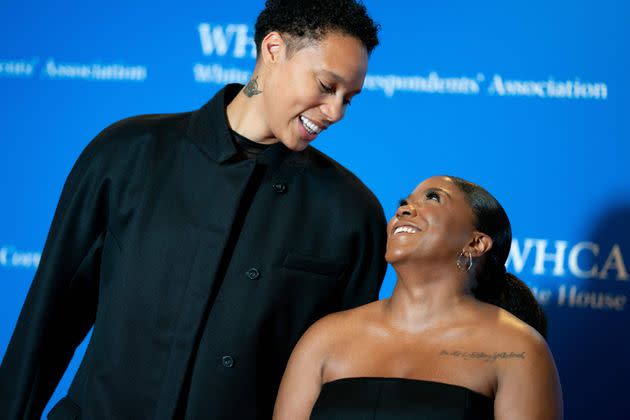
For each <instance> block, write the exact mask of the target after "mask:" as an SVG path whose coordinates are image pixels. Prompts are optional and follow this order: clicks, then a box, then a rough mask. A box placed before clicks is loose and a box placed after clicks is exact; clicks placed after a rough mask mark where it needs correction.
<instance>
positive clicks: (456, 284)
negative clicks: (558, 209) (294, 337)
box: [274, 177, 562, 420]
mask: <svg viewBox="0 0 630 420" xmlns="http://www.w3.org/2000/svg"><path fill="white" fill-rule="evenodd" d="M348 217H352V214H348ZM387 233H388V241H387V252H386V255H385V258H386V259H387V261H388V262H389V263H390V264H391V265H392V266H393V268H394V269H395V271H396V273H397V276H398V278H397V282H396V285H395V287H394V291H393V293H392V296H391V297H390V298H389V299H384V300H380V301H377V302H373V303H370V304H367V305H364V306H361V307H358V308H356V309H352V310H348V311H344V312H339V313H336V314H332V315H329V316H327V317H325V318H323V319H321V320H319V321H318V322H316V323H315V324H314V325H313V326H312V327H311V328H309V329H308V331H307V332H306V333H305V334H304V336H303V337H302V338H301V339H300V341H299V342H298V344H297V346H296V347H295V349H294V351H293V354H292V355H291V358H290V360H289V363H288V365H287V368H286V371H285V373H284V377H283V379H282V384H281V385H280V390H279V393H278V398H277V400H276V406H275V410H274V419H276V420H284V419H287V420H296V419H308V418H311V419H345V420H355V419H395V420H396V419H427V420H437V419H441V420H442V419H443V420H455V419H478V420H483V419H493V418H495V419H510V420H521V419H523V420H532V419H535V420H547V419H549V420H551V419H554V420H555V419H561V418H562V391H561V388H560V382H559V379H558V373H557V370H556V367H555V364H554V361H553V357H552V355H551V353H550V351H549V348H548V347H547V343H546V341H545V339H544V337H543V336H544V335H545V333H546V323H545V318H544V314H543V313H542V311H541V309H540V307H539V306H538V304H537V303H536V300H535V299H534V297H533V295H532V294H531V292H530V291H529V289H528V288H527V286H525V285H524V284H523V283H522V282H521V281H520V280H518V279H517V278H516V277H514V276H512V275H511V274H509V273H506V272H505V262H506V260H507V257H508V254H509V251H510V245H511V238H512V233H511V227H510V222H509V220H508V218H507V215H506V214H505V211H504V210H503V208H502V207H501V205H500V204H499V203H498V202H497V200H496V199H495V198H494V197H493V196H492V195H490V194H489V193H488V192H487V191H486V190H484V189H483V188H481V187H480V186H478V185H476V184H472V183H470V182H467V181H465V180H462V179H460V178H456V177H432V178H429V179H427V180H425V181H424V182H422V183H421V184H420V185H419V186H418V187H417V188H416V189H415V190H414V191H413V193H412V194H411V195H410V196H409V197H408V198H406V199H404V200H401V203H400V207H399V208H398V210H397V212H396V215H395V216H394V217H393V218H392V219H391V221H390V222H389V224H388V232H387Z"/></svg>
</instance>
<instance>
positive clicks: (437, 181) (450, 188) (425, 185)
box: [412, 176, 462, 197]
mask: <svg viewBox="0 0 630 420" xmlns="http://www.w3.org/2000/svg"><path fill="white" fill-rule="evenodd" d="M430 189H438V190H444V191H446V192H447V193H449V195H451V197H453V196H457V195H460V196H461V195H462V193H461V191H460V190H459V188H458V187H457V185H455V183H453V181H452V180H451V179H450V178H449V177H446V176H433V177H431V178H428V179H425V180H424V181H422V182H421V183H420V184H418V186H417V187H416V188H415V189H414V190H413V193H412V194H421V193H423V192H424V191H426V190H430Z"/></svg>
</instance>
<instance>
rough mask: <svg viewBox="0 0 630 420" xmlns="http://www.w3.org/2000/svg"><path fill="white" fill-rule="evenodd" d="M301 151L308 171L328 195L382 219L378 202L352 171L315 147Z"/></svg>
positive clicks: (382, 214)
mask: <svg viewBox="0 0 630 420" xmlns="http://www.w3.org/2000/svg"><path fill="white" fill-rule="evenodd" d="M301 153H302V155H303V156H304V159H306V161H307V162H308V163H307V165H308V172H309V173H311V174H317V177H318V178H319V179H320V180H321V182H322V184H323V186H324V187H325V188H326V190H327V195H328V196H329V197H336V198H337V199H338V200H339V201H340V204H341V205H342V206H346V207H348V206H354V210H355V211H356V210H358V209H359V210H361V211H366V212H368V213H369V214H370V216H371V217H374V216H378V217H379V218H381V219H383V220H384V218H385V214H384V212H383V208H382V206H381V204H380V202H379V201H378V199H377V198H376V196H375V195H374V193H373V192H372V190H370V188H368V187H367V186H366V185H365V183H364V182H363V181H361V180H360V179H359V177H358V176H356V175H355V174H354V173H353V172H352V171H350V170H349V169H348V168H346V167H344V166H343V165H341V164H340V163H339V162H337V161H336V160H334V159H333V158H331V157H330V156H328V155H326V154H325V153H323V152H322V151H320V150H318V149H316V148H315V147H312V146H309V147H307V148H306V149H305V150H304V151H303V152H301ZM350 208H351V207H348V209H350Z"/></svg>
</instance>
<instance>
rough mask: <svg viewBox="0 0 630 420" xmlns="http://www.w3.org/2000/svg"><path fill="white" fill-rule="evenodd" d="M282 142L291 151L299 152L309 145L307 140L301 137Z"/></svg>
mask: <svg viewBox="0 0 630 420" xmlns="http://www.w3.org/2000/svg"><path fill="white" fill-rule="evenodd" d="M282 144H284V146H285V147H286V148H287V149H289V150H291V151H293V152H301V151H302V150H304V149H306V148H307V147H308V146H309V142H308V141H305V140H301V139H296V140H293V141H283V142H282Z"/></svg>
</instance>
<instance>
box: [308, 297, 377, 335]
mask: <svg viewBox="0 0 630 420" xmlns="http://www.w3.org/2000/svg"><path fill="white" fill-rule="evenodd" d="M381 305H382V301H376V302H371V303H368V304H366V305H361V306H359V307H356V308H353V309H348V310H345V311H340V312H335V313H332V314H330V315H327V316H325V317H323V318H321V319H320V320H318V321H317V322H315V323H314V324H313V325H311V326H310V327H309V329H308V330H307V331H306V332H305V333H304V335H303V336H302V340H304V341H308V342H311V343H313V342H317V343H320V344H319V345H320V346H321V345H326V344H335V343H336V342H337V341H338V340H341V339H344V338H347V337H350V336H352V335H355V334H359V333H360V330H361V329H362V328H364V327H365V326H366V325H367V324H369V323H370V320H371V319H374V317H375V313H376V312H377V311H378V310H379V308H380V306H381ZM302 340H301V341H302Z"/></svg>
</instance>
